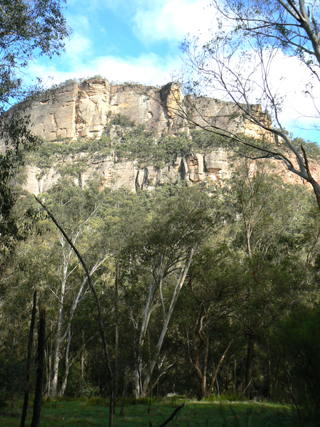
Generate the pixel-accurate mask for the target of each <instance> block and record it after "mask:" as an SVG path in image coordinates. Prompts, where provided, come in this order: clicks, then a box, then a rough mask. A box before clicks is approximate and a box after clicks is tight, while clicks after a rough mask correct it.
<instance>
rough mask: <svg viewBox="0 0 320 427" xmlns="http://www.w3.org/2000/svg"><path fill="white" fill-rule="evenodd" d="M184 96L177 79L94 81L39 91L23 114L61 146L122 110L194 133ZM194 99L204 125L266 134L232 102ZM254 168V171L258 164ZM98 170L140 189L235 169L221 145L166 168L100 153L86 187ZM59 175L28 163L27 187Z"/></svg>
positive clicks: (151, 124)
mask: <svg viewBox="0 0 320 427" xmlns="http://www.w3.org/2000/svg"><path fill="white" fill-rule="evenodd" d="M184 100H185V98H184V96H183V93H182V92H181V90H180V87H179V86H178V85H177V84H175V83H169V84H167V85H165V86H163V87H160V88H157V87H146V86H142V85H132V84H125V85H110V83H109V82H108V81H107V80H101V79H90V80H87V81H84V82H83V83H81V84H77V83H71V84H68V85H66V86H63V87H61V88H58V89H55V90H49V91H47V92H46V93H42V94H40V95H39V96H38V98H37V99H33V100H31V101H28V102H26V103H25V105H24V113H25V114H26V115H29V116H30V122H31V123H32V131H33V132H34V133H35V134H36V135H38V136H41V137H42V138H44V139H46V140H50V141H57V143H59V144H63V141H62V139H64V138H69V139H71V140H76V139H77V138H93V137H101V135H102V134H103V133H104V132H105V130H106V128H107V127H108V126H109V125H110V122H111V120H112V118H114V117H115V115H117V114H121V115H122V116H126V117H127V118H128V119H129V120H130V121H132V122H134V123H135V124H143V125H145V127H146V129H147V130H154V131H155V132H156V133H158V134H162V135H165V134H172V135H175V134H177V133H179V132H182V131H185V132H187V133H188V132H189V128H190V125H189V122H187V121H186V120H185V119H184V118H183V114H181V111H182V108H183V105H184ZM192 103H193V104H194V106H195V109H194V110H193V111H194V112H193V121H194V122H196V123H198V124H199V125H200V126H202V125H203V126H205V125H206V124H207V122H208V121H210V122H211V123H215V124H216V125H218V126H219V127H222V128H225V129H228V130H230V131H235V132H241V133H244V134H247V135H248V136H258V137H259V136H261V129H260V128H258V127H257V126H255V125H253V124H252V123H249V122H247V121H246V120H244V118H243V116H242V115H241V114H239V111H238V110H237V109H236V107H235V105H234V104H232V103H227V102H222V101H219V100H215V99H212V98H199V99H196V100H192ZM252 108H253V109H254V111H256V114H257V115H259V117H260V118H262V119H263V120H264V121H265V122H266V124H267V125H271V121H270V118H269V117H268V116H267V115H266V114H264V113H262V111H261V108H260V106H259V105H253V106H252ZM109 129H110V126H109ZM112 132H114V135H113V136H114V137H116V136H117V135H116V129H113V128H111V131H110V132H109V134H110V136H111V137H112ZM269 137H270V136H269ZM72 161H73V159H72V158H71V159H70V162H72ZM252 167H253V169H254V167H256V166H255V165H253V166H252ZM277 168H278V172H279V173H282V174H283V175H284V176H285V180H286V181H291V182H299V183H301V180H300V179H299V178H298V177H296V176H295V175H293V174H290V175H288V173H287V172H286V171H285V170H284V169H282V168H281V166H277ZM313 169H314V175H315V177H317V178H320V171H319V168H317V167H314V168H313ZM93 173H97V174H98V175H100V176H102V177H103V178H104V182H105V185H106V186H109V187H111V188H114V189H117V188H120V187H126V188H129V189H130V190H132V191H135V190H137V189H138V188H140V189H143V190H145V189H147V188H149V189H150V188H152V187H154V186H155V185H156V184H157V183H164V182H168V181H173V182H174V181H177V180H180V179H183V180H187V181H190V182H198V181H203V180H205V179H209V180H213V181H218V180H221V179H224V178H227V177H229V176H230V167H229V162H228V153H227V152H226V151H225V150H223V149H219V150H215V151H212V152H210V153H207V154H205V155H203V154H199V153H194V154H189V155H187V156H186V157H184V158H181V157H180V158H177V159H176V161H175V162H174V164H170V165H165V167H164V168H161V169H158V168H155V167H154V166H147V167H144V168H140V167H139V166H138V163H137V162H135V161H126V162H122V163H121V162H117V161H115V158H114V157H113V156H101V157H100V158H98V160H95V161H94V162H89V163H88V167H87V170H86V171H85V172H83V173H82V175H81V177H79V178H78V181H79V184H81V185H84V184H85V182H86V180H87V179H88V178H89V177H90V176H92V174H93ZM318 175H319V176H318ZM58 178H59V174H57V172H56V169H55V167H54V165H53V166H52V167H51V168H49V169H46V170H45V172H44V171H43V170H41V169H40V168H37V167H35V166H28V167H27V180H26V183H25V188H26V189H27V190H28V191H30V192H32V193H34V194H39V193H41V192H44V191H47V190H48V189H49V188H50V187H51V186H52V185H53V184H54V183H55V182H56V181H57V180H58Z"/></svg>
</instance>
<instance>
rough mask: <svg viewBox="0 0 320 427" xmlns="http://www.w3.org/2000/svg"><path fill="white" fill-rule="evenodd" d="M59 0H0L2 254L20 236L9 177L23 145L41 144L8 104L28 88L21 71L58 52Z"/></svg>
mask: <svg viewBox="0 0 320 427" xmlns="http://www.w3.org/2000/svg"><path fill="white" fill-rule="evenodd" d="M63 4H64V1H63V0H12V1H8V0H1V1H0V70H1V72H0V166H1V168H0V169H1V171H0V195H1V197H0V253H1V254H0V256H1V263H2V264H4V265H5V263H6V262H7V258H6V257H5V256H4V255H6V253H8V251H10V250H12V248H13V247H14V243H15V241H16V240H19V239H21V237H22V236H21V233H20V228H21V227H20V226H19V225H18V224H17V222H16V221H15V217H14V215H13V214H12V209H13V206H14V204H15V202H16V200H17V194H16V191H15V190H14V189H13V186H12V185H13V178H14V177H15V174H16V171H17V168H18V166H19V165H21V164H22V163H23V149H24V148H26V147H29V148H32V147H33V146H34V144H35V143H37V142H39V141H38V138H36V137H35V136H34V135H33V134H32V132H31V131H30V129H29V128H28V125H29V121H28V119H27V118H25V119H22V117H21V114H20V113H21V109H22V108H23V106H22V105H20V106H19V107H18V106H16V107H15V109H13V110H11V111H10V113H8V114H7V113H6V112H7V110H8V109H9V108H10V107H11V106H12V104H14V103H17V102H18V101H21V100H22V99H23V98H25V96H26V95H28V94H30V93H31V92H32V91H31V89H30V87H28V86H27V85H26V84H25V82H24V80H23V73H24V69H25V68H26V67H27V66H28V65H29V64H30V62H31V61H32V60H33V59H34V58H36V57H37V56H40V55H47V56H49V57H51V56H53V55H55V54H59V53H61V51H63V49H64V39H65V38H66V37H68V35H69V34H70V28H69V27H68V25H67V23H66V20H65V18H64V16H63Z"/></svg>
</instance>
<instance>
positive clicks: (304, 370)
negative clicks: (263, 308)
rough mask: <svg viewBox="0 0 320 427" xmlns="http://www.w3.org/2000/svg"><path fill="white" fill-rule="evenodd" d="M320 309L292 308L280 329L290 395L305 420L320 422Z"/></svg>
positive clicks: (312, 422) (310, 422)
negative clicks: (319, 367)
mask: <svg viewBox="0 0 320 427" xmlns="http://www.w3.org/2000/svg"><path fill="white" fill-rule="evenodd" d="M319 323H320V310H319V307H318V306H316V307H315V308H314V309H312V310H310V309H307V308H306V307H304V306H301V307H300V308H297V309H296V310H295V311H293V312H292V313H291V314H290V316H289V318H288V319H286V320H284V321H283V322H282V323H281V324H280V325H279V328H278V332H277V341H278V346H279V348H280V351H281V352H282V357H283V358H284V363H285V365H284V375H286V379H285V381H287V383H288V386H289V387H288V388H289V389H288V394H289V396H290V398H291V399H292V401H293V403H294V404H295V405H296V407H297V415H298V417H299V418H300V419H301V421H302V422H305V423H307V422H308V424H306V425H314V426H316V425H317V424H318V420H319V415H320V391H319V390H320V374H319V369H318V366H319V363H320V331H319Z"/></svg>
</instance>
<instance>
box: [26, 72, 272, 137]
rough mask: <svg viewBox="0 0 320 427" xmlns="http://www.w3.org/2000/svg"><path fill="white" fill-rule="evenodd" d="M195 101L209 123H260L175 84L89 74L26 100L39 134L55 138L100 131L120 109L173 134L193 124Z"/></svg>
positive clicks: (198, 118)
mask: <svg viewBox="0 0 320 427" xmlns="http://www.w3.org/2000/svg"><path fill="white" fill-rule="evenodd" d="M188 101H190V102H188ZM191 105H192V106H194V107H195V108H194V111H193V113H192V117H193V120H194V122H195V123H198V124H199V125H200V126H206V125H208V122H210V123H215V124H217V125H218V126H220V127H222V128H225V129H229V130H230V131H238V132H244V133H246V132H247V133H248V135H253V134H254V133H255V132H256V133H257V132H258V131H259V128H258V127H257V126H255V125H254V124H252V123H250V122H248V121H246V120H244V118H243V117H242V115H241V114H239V110H238V109H237V108H236V107H235V105H234V104H233V103H231V102H222V101H219V100H216V99H213V98H198V99H196V100H191V98H190V97H186V98H185V97H184V95H183V93H182V91H181V89H180V87H179V86H178V85H177V84H176V83H168V84H167V85H165V86H163V87H161V88H157V87H152V86H143V85H137V84H135V85H133V84H123V85H110V83H109V82H108V81H107V80H102V79H90V80H86V81H84V82H83V83H81V84H78V83H71V84H68V85H66V86H63V87H61V88H58V89H55V90H48V91H46V92H45V93H42V94H40V95H38V97H37V98H35V99H32V100H30V101H28V102H27V103H26V104H25V109H24V111H25V114H26V115H30V122H31V123H32V131H33V132H34V133H35V134H36V135H38V136H41V137H43V138H45V139H48V140H56V139H58V138H74V139H76V138H79V137H95V136H101V135H102V133H103V131H104V129H105V128H106V126H107V125H108V123H109V122H110V119H111V118H112V117H114V115H116V114H121V115H123V116H126V117H128V118H129V119H130V120H131V121H133V122H134V123H136V124H143V125H145V126H146V129H148V130H155V131H157V132H158V133H172V134H174V133H177V132H180V131H183V130H187V129H188V128H189V126H190V123H189V122H188V121H187V120H186V119H185V118H184V116H185V112H186V108H188V107H189V106H191ZM253 108H254V109H256V110H257V114H258V115H259V117H260V116H263V117H265V120H266V121H268V120H269V121H270V118H269V117H268V116H267V115H266V114H264V113H262V111H261V108H260V107H259V106H253ZM259 108H260V109H259ZM260 132H261V131H260Z"/></svg>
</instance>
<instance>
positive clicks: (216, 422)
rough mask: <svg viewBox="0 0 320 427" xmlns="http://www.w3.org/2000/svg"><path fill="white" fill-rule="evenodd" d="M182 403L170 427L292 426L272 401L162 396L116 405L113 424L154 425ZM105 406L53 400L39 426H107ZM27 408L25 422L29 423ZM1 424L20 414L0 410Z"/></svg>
mask: <svg viewBox="0 0 320 427" xmlns="http://www.w3.org/2000/svg"><path fill="white" fill-rule="evenodd" d="M181 403H185V407H184V408H182V409H181V410H180V411H179V413H178V414H177V415H176V417H175V418H174V419H173V421H171V422H170V423H169V424H168V426H172V427H173V426H174V427H202V426H203V427H207V426H212V427H249V426H250V427H271V426H272V427H276V426H280V427H292V426H293V424H292V420H291V419H290V416H289V409H288V408H287V409H286V408H284V407H282V406H281V405H276V404H266V403H251V402H250V403H248V402H223V403H220V402H197V401H192V400H187V399H184V400H182V399H173V400H170V399H166V400H163V401H156V402H154V403H153V404H152V406H151V408H150V412H149V413H148V405H147V404H141V403H138V404H135V405H132V404H131V405H129V404H128V405H127V406H126V407H125V413H124V415H122V416H120V415H119V412H120V407H117V408H116V415H115V420H114V426H115V427H130V426H132V427H133V426H135V427H140V426H141V427H142V426H144V427H148V426H149V425H150V424H149V423H152V426H153V427H157V426H158V425H160V424H161V423H162V422H163V421H165V420H166V419H167V418H168V417H169V416H170V414H171V413H172V412H173V411H174V408H176V407H177V406H179V405H181ZM108 413H109V410H108V407H107V405H105V404H104V402H103V401H102V400H101V399H96V400H88V401H81V400H74V401H71V400H57V401H51V402H48V403H45V404H44V405H43V407H42V412H41V422H40V426H41V427H71V426H78V427H80V426H81V427H91V426H92V427H93V426H96V427H98V426H108ZM30 421H31V410H30V411H29V414H28V418H27V422H26V425H27V426H30ZM0 425H1V427H7V426H12V427H18V426H19V425H20V415H19V414H18V412H17V410H16V409H14V413H11V414H10V413H8V414H5V413H4V412H2V413H0Z"/></svg>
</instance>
